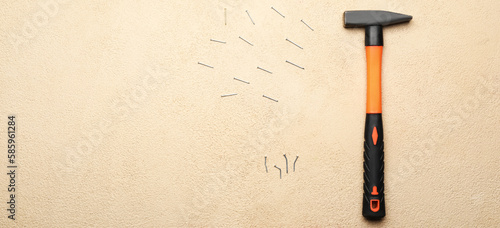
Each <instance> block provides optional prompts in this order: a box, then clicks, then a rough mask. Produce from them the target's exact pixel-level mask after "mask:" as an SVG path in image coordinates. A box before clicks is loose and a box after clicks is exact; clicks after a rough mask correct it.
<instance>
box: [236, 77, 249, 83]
mask: <svg viewBox="0 0 500 228" xmlns="http://www.w3.org/2000/svg"><path fill="white" fill-rule="evenodd" d="M234 80H238V81H240V82H243V83H247V84H250V82H247V81H245V80H241V79H239V78H234Z"/></svg>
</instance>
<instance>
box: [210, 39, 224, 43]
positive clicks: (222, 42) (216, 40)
mask: <svg viewBox="0 0 500 228" xmlns="http://www.w3.org/2000/svg"><path fill="white" fill-rule="evenodd" d="M210 41H213V42H218V43H223V44H225V43H226V41H220V40H214V39H210Z"/></svg>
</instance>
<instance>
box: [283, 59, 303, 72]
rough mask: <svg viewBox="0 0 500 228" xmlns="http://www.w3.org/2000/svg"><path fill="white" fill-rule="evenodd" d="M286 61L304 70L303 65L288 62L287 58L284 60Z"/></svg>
mask: <svg viewBox="0 0 500 228" xmlns="http://www.w3.org/2000/svg"><path fill="white" fill-rule="evenodd" d="M286 62H287V63H290V64H292V65H294V66H296V67H298V68H300V69H302V70H304V67H301V66H299V65H297V64H295V63H292V62H290V61H288V60H286Z"/></svg>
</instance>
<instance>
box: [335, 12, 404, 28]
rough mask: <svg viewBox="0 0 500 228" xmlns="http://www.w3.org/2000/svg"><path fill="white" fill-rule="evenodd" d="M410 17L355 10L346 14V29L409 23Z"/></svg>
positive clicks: (391, 13)
mask: <svg viewBox="0 0 500 228" xmlns="http://www.w3.org/2000/svg"><path fill="white" fill-rule="evenodd" d="M412 18H413V17H412V16H410V15H405V14H399V13H393V12H389V11H382V10H354V11H345V12H344V27H345V28H359V27H366V26H372V25H379V26H386V25H393V24H398V23H403V22H408V21H410V20H411V19H412Z"/></svg>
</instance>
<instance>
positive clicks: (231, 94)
mask: <svg viewBox="0 0 500 228" xmlns="http://www.w3.org/2000/svg"><path fill="white" fill-rule="evenodd" d="M236 95H238V94H237V93H230V94H225V95H222V96H221V97H229V96H236Z"/></svg>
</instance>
